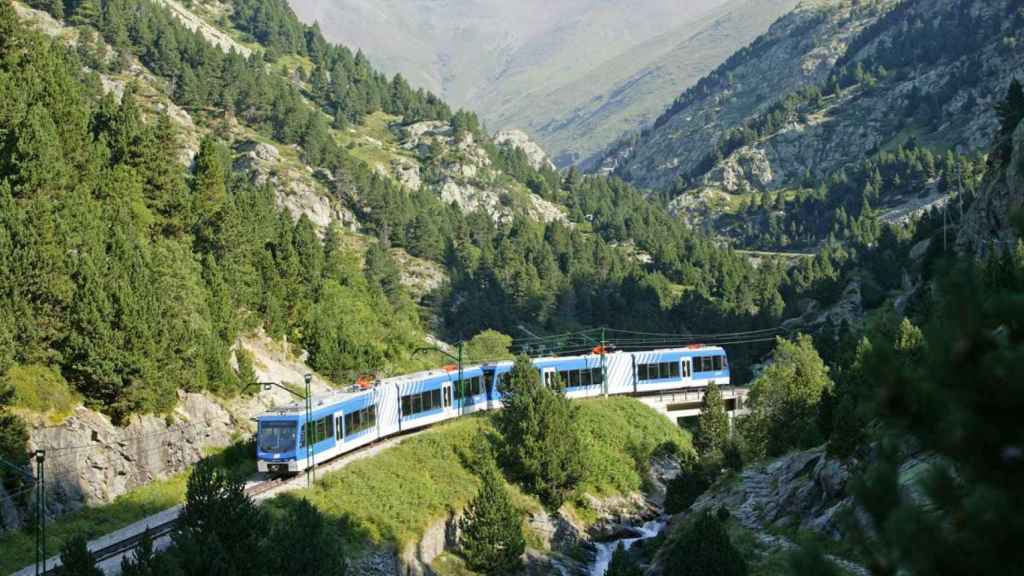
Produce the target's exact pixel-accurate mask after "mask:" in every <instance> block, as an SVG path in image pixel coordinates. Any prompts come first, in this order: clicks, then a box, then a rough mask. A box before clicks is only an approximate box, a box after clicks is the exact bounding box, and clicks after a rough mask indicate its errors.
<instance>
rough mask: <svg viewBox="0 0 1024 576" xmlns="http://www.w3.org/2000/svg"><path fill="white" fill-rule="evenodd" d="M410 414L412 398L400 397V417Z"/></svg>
mask: <svg viewBox="0 0 1024 576" xmlns="http://www.w3.org/2000/svg"><path fill="white" fill-rule="evenodd" d="M409 414H412V396H402V416H408V415H409Z"/></svg>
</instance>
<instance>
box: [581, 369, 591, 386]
mask: <svg viewBox="0 0 1024 576" xmlns="http://www.w3.org/2000/svg"><path fill="white" fill-rule="evenodd" d="M593 383H594V377H593V373H592V372H591V371H590V370H580V386H590V385H591V384H593Z"/></svg>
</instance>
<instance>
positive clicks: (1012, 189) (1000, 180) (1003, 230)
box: [957, 122, 1024, 256]
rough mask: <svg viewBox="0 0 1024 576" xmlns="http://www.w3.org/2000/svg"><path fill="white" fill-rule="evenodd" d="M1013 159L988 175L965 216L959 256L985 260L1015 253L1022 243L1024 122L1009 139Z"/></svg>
mask: <svg viewBox="0 0 1024 576" xmlns="http://www.w3.org/2000/svg"><path fill="white" fill-rule="evenodd" d="M1008 144H1009V148H1008V149H1009V151H1010V155H1009V158H1007V159H1006V160H1005V161H1004V163H1003V164H1002V165H1001V166H999V167H997V168H996V169H995V170H993V171H992V172H991V173H989V175H988V177H987V180H986V183H985V185H984V187H983V189H982V191H981V193H980V194H979V195H978V197H977V198H976V199H975V200H974V203H973V204H971V207H970V210H968V212H967V214H966V215H965V216H964V222H963V225H962V226H961V229H960V233H959V235H958V236H957V249H958V250H959V251H960V252H965V253H969V254H975V255H976V256H986V255H988V254H990V253H992V252H998V251H1002V250H1007V249H1009V250H1014V249H1016V247H1017V243H1018V242H1019V240H1020V237H1019V234H1020V231H1019V229H1018V228H1017V226H1018V225H1020V223H1019V222H1015V221H1014V219H1015V218H1017V219H1019V218H1021V213H1022V212H1021V211H1022V210H1024V122H1021V123H1020V124H1019V125H1018V126H1017V129H1016V130H1014V132H1013V135H1012V136H1011V137H1010V138H1009V143H1008Z"/></svg>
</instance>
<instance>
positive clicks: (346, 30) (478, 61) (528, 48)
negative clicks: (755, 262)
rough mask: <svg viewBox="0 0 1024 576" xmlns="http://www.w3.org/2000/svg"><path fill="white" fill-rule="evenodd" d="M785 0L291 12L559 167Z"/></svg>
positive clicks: (299, 8)
mask: <svg viewBox="0 0 1024 576" xmlns="http://www.w3.org/2000/svg"><path fill="white" fill-rule="evenodd" d="M795 2H796V0H770V1H764V0H761V1H756V2H755V1H752V0H700V1H697V2H685V3H678V2H671V1H665V0H638V1H634V2H628V3H608V2H595V1H593V0H574V1H572V2H557V3H551V2H526V3H523V2H518V3H499V2H493V1H480V0H474V1H469V0H446V1H444V2H435V1H431V2H426V1H418V2H411V3H410V2H394V1H389V2H372V3H370V2H364V1H362V0H344V1H340V2H311V1H309V0H292V1H291V2H290V4H291V5H292V6H293V7H294V8H295V10H296V12H297V13H298V14H299V15H300V17H302V18H303V20H305V21H307V22H312V21H313V20H316V21H318V22H319V24H320V27H321V28H322V30H323V31H324V33H325V35H326V36H327V37H328V38H330V39H332V40H334V41H338V42H342V43H345V44H348V45H351V46H354V47H359V48H361V49H363V51H364V52H366V54H367V56H368V57H369V58H370V60H371V61H372V62H374V64H376V65H378V66H380V67H381V68H382V69H383V70H385V71H387V72H389V73H393V72H400V73H402V74H403V75H404V76H405V77H406V78H408V79H409V80H410V82H412V84H414V85H416V86H423V87H425V88H428V89H430V90H432V91H435V92H437V93H439V94H441V95H442V96H443V97H444V98H445V99H446V100H447V101H449V102H451V103H452V104H453V105H456V106H462V107H466V108H469V109H472V110H474V111H476V112H478V113H480V114H481V117H482V118H483V119H484V120H485V122H486V123H487V125H488V127H489V128H491V129H494V130H496V129H504V128H519V129H523V130H525V131H527V132H528V133H530V134H531V135H532V136H534V137H535V138H537V140H538V141H539V142H540V143H541V144H542V145H543V146H544V147H545V148H546V149H547V150H548V151H549V152H550V153H551V154H552V156H553V157H554V158H555V159H556V162H557V163H558V164H560V165H565V164H568V163H570V162H573V161H575V160H577V159H582V158H585V157H587V156H589V155H591V154H593V153H595V152H597V151H598V150H600V149H602V148H604V147H605V146H606V145H607V144H609V143H610V142H612V141H613V140H614V139H615V138H617V137H618V136H619V135H621V134H622V133H623V132H625V131H627V130H633V129H637V128H639V127H640V126H641V125H643V124H645V123H647V122H650V121H651V120H653V118H654V117H655V116H656V115H657V114H659V113H660V112H661V111H662V110H664V108H665V106H666V105H667V104H668V103H669V102H670V101H671V99H672V97H673V96H674V95H675V94H676V93H677V92H678V90H679V88H680V87H685V86H688V85H689V84H691V83H693V82H694V81H696V80H697V79H698V78H700V77H701V76H702V75H704V74H706V73H707V72H708V71H710V70H711V69H712V68H713V67H714V66H715V65H717V64H718V63H720V62H721V61H722V60H724V58H725V57H726V56H728V55H729V54H730V53H732V52H733V51H734V50H736V49H737V48H739V47H741V46H743V45H745V44H746V43H748V42H749V41H750V40H752V39H753V38H754V37H755V36H756V35H757V34H760V33H761V32H763V31H764V30H765V29H766V28H767V27H768V25H769V24H770V23H771V21H772V20H774V19H775V18H776V17H778V16H780V15H781V14H783V13H784V12H785V11H787V10H788V9H789V8H791V7H792V6H793V5H794V4H795Z"/></svg>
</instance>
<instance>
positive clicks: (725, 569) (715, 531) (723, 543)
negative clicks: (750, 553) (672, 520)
mask: <svg viewBox="0 0 1024 576" xmlns="http://www.w3.org/2000/svg"><path fill="white" fill-rule="evenodd" d="M669 546H670V547H671V548H669V554H668V562H667V565H668V566H672V567H673V568H674V571H673V572H672V573H673V574H674V575H678V576H746V574H747V561H746V560H745V559H744V558H743V557H742V556H741V555H740V552H739V550H737V549H736V547H735V546H733V543H732V540H731V539H730V538H729V533H728V532H727V531H726V529H725V524H724V523H723V522H722V521H721V520H719V519H718V518H717V517H716V516H714V515H712V514H710V513H709V512H706V511H705V512H702V513H701V514H700V515H698V516H697V517H696V519H693V520H691V521H689V522H687V523H686V524H684V525H683V526H682V528H681V531H680V533H679V534H678V536H677V538H676V539H675V541H672V542H670V543H669Z"/></svg>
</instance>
